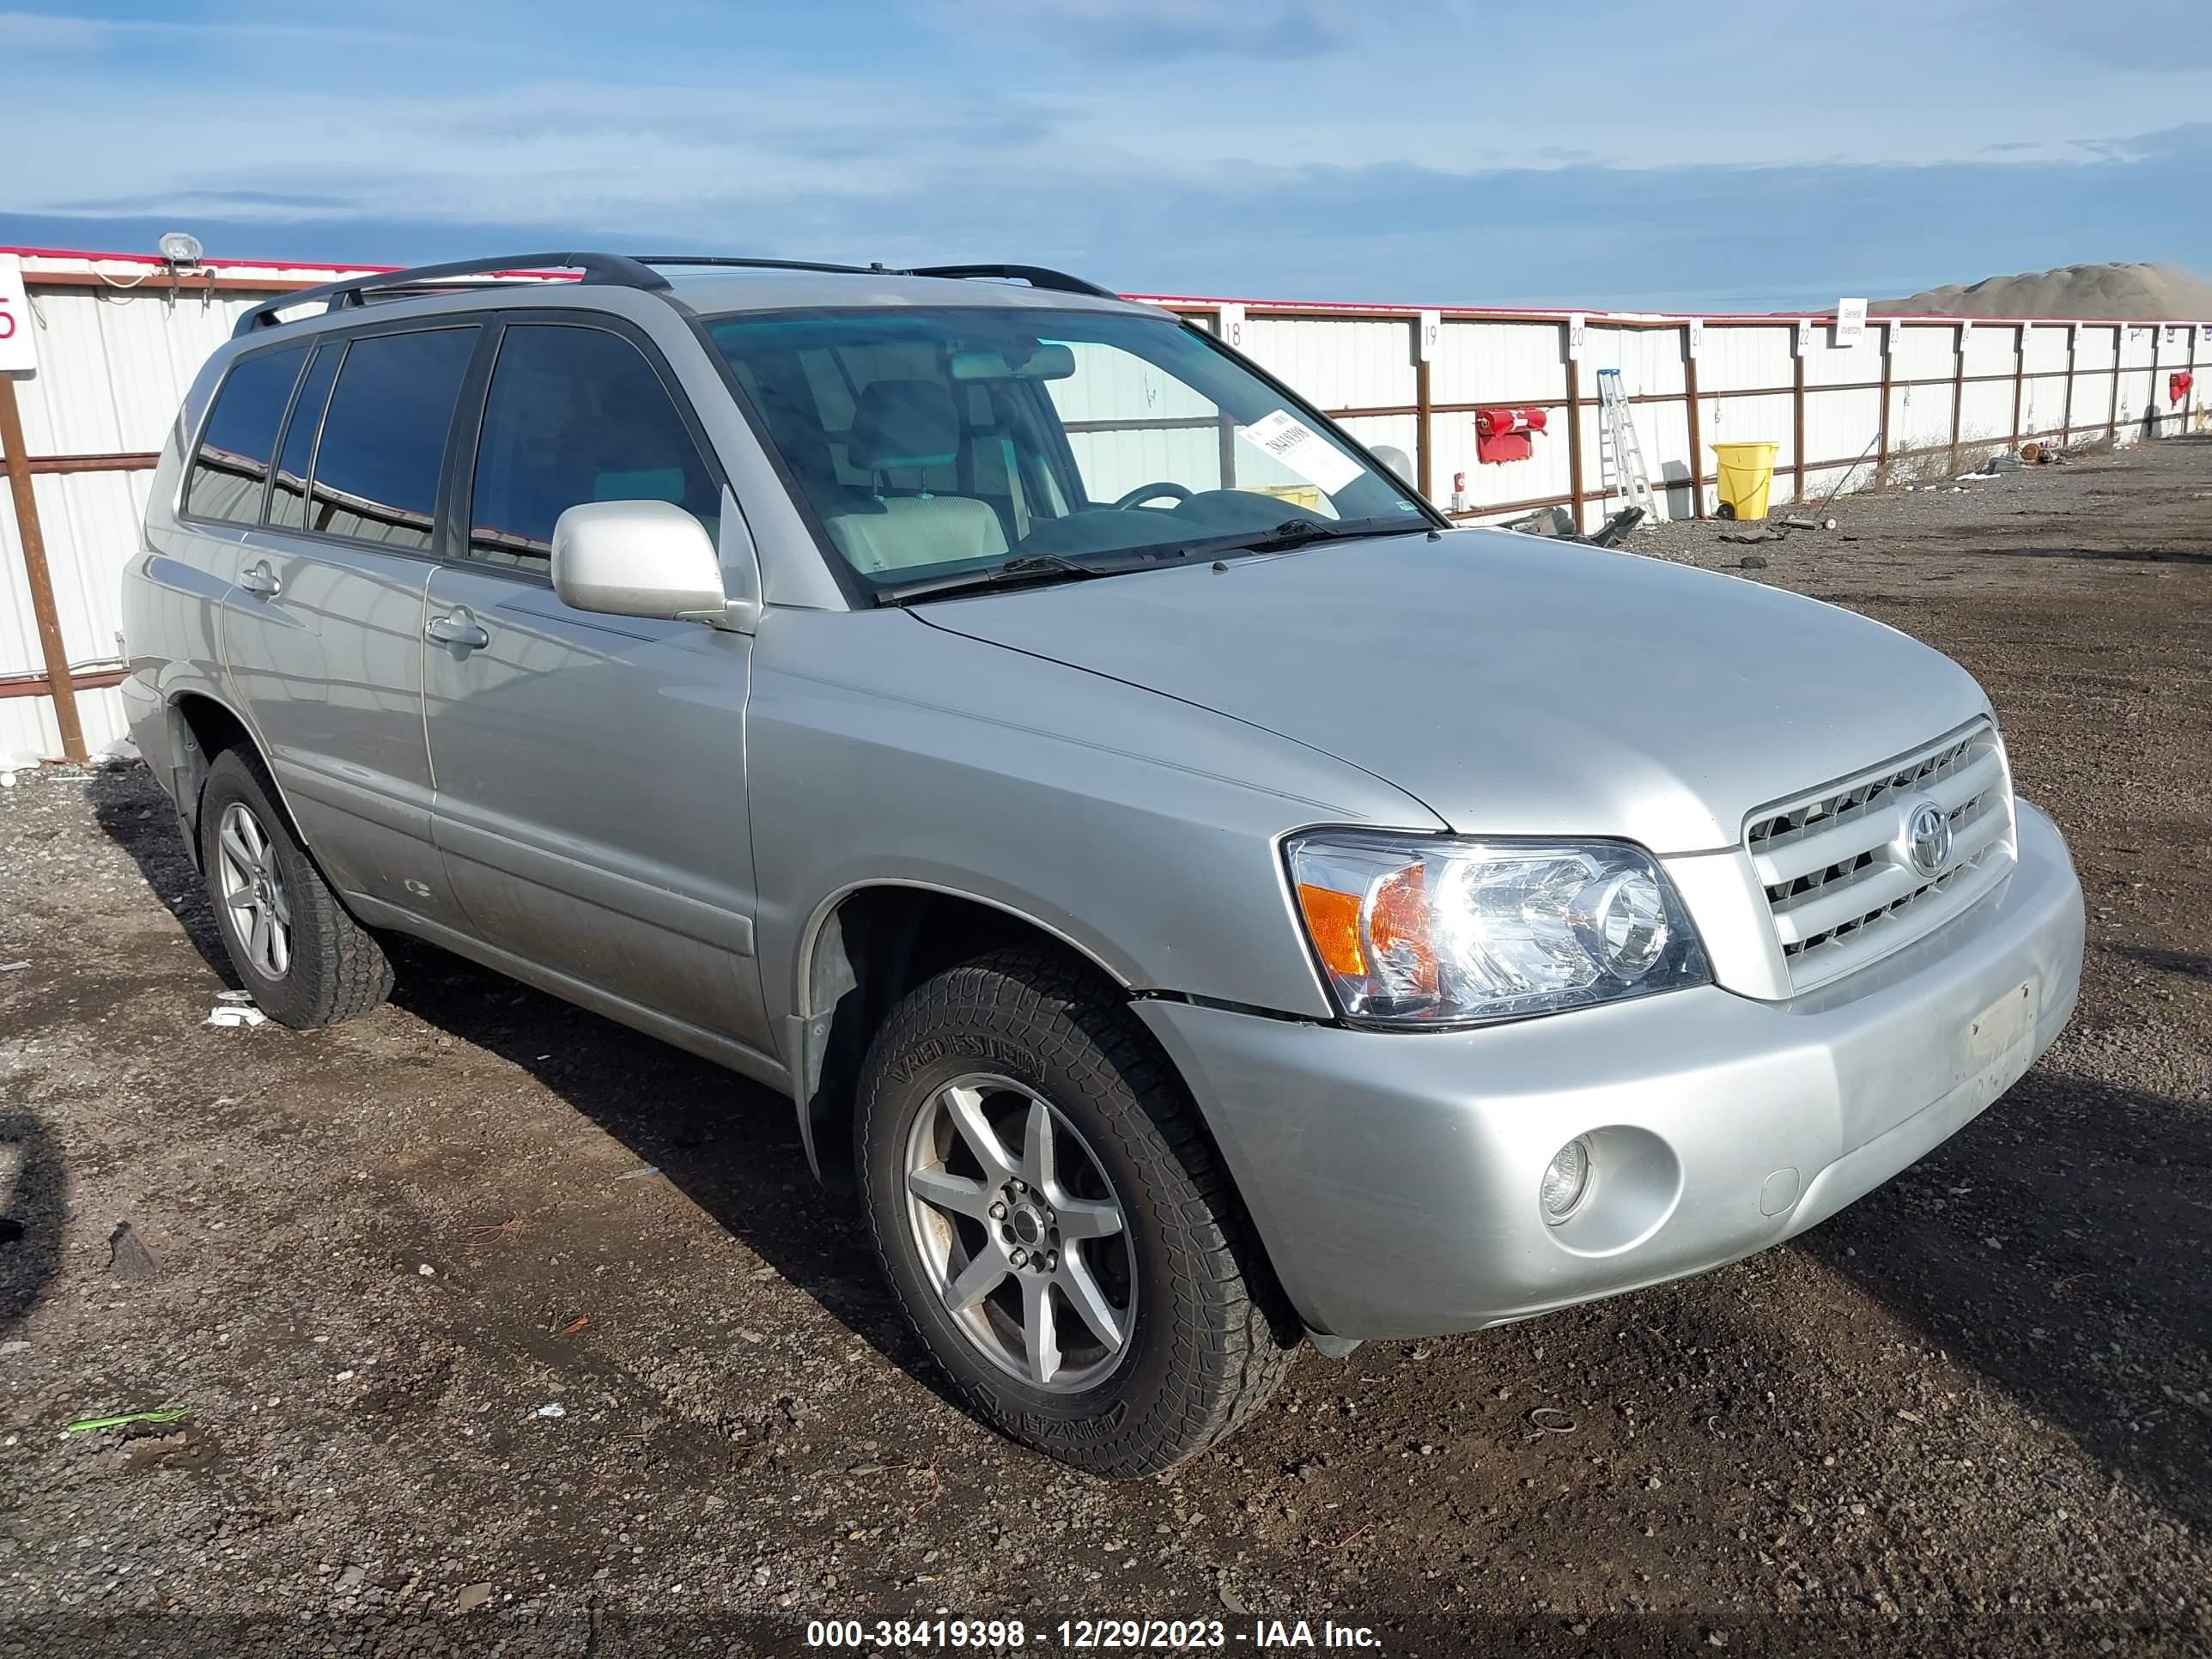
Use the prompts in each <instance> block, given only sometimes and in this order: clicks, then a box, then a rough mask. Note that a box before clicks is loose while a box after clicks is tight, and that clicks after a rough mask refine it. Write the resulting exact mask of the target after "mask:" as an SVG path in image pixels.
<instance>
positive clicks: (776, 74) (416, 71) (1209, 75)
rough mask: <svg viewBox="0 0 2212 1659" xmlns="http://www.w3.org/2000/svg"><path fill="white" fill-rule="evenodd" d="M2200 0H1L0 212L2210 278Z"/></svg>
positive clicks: (1205, 284)
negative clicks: (37, 5)
mask: <svg viewBox="0 0 2212 1659" xmlns="http://www.w3.org/2000/svg"><path fill="white" fill-rule="evenodd" d="M2203 23H2204V19H2203V0H2100V3H2097V4H2095V5H2093V6H2092V5H2084V4H2081V3H2080V0H1855V3H1851V4H1848V5H1846V4H1842V3H1820V4H1801V3H1796V0H1769V3H1766V4H1765V5H1763V6H1760V5H1754V4H1751V3H1747V0H1649V3H1637V0H1521V3H1515V4H1504V3H1498V0H1392V3H1389V4H1387V5H1385V4H1377V3H1372V0H1365V3H1359V0H906V3H898V4H894V3H878V0H854V3H847V4H836V3H829V0H824V3H819V4H814V5H777V4H758V3H753V4H746V3H727V4H707V3H703V0H629V3H627V4H610V3H607V0H590V3H582V0H529V3H516V0H442V3H434V0H380V3H378V4H376V5H374V6H362V5H360V4H358V3H347V4H337V3H325V0H295V3H292V4H289V5H285V6H283V7H249V6H245V5H240V4H236V3H231V0H117V3H112V4H106V5H101V6H99V7H97V8H88V9H73V10H69V11H45V12H14V13H4V12H0V112H4V114H0V131H5V132H6V133H7V135H8V138H9V145H8V148H9V150H10V151H11V152H12V155H11V160H10V165H9V167H7V168H6V169H5V172H4V180H5V182H4V183H0V242H32V243H39V244H45V245H61V246H90V247H100V248H115V249H142V248H149V247H150V246H151V244H152V242H153V240H154V238H155V235H156V234H158V233H159V232H161V231H162V230H165V229H168V228H187V229H191V230H192V231H195V232H196V233H197V234H199V236H200V237H201V239H202V240H203V241H204V242H205V243H206V245H207V246H208V248H209V250H210V252H211V253H213V254H215V255H216V256H218V257H222V256H230V257H245V256H260V257H264V258H310V259H331V260H349V259H358V260H374V261H389V262H412V261H417V260H425V259H433V258H450V257H458V256H459V255H463V254H470V253H479V252H519V251H523V250H526V249H529V248H532V247H540V246H545V247H550V246H562V245H574V244H577V243H584V244H587V245H593V246H614V247H618V248H627V249H630V250H634V251H643V252H675V251H712V252H755V253H758V252H769V253H779V254H784V255H789V256H793V257H812V258H831V259H853V260H861V261H865V260H868V259H882V260H884V261H885V262H887V263H891V264H902V263H918V262H923V261H928V260H950V259H1004V260H1010V261H1023V262H1030V263H1037V264H1057V265H1061V266H1065V267H1066V268H1068V269H1071V270H1078V271H1080V272H1082V273H1084V274H1085V275H1086V276H1092V277H1094V278H1096V279H1097V280H1100V281H1103V282H1106V283H1112V284H1113V285H1115V286H1116V287H1119V288H1121V289H1127V290H1143V291H1148V292H1168V293H1183V294H1218V295H1250V296H1268V297H1284V298H1314V299H1341V300H1373V301H1399V302H1405V303H1420V302H1426V303H1445V304H1452V303H1464V304H1485V303H1487V304H1501V305H1510V304H1553V303H1556V304H1563V305H1582V306H1588V307H1593V308H1595V307H1627V306H1643V307H1669V308H1688V309H1709V310H1726V309H1767V308H1783V307H1798V306H1810V305H1814V304H1825V303H1827V302H1829V301H1832V300H1833V299H1834V298H1835V297H1836V296H1837V295H1838V294H1870V295H1876V296H1880V295H1898V294H1904V293H1906V292H1910V291H1911V290H1913V289H1919V288H1923V287H1928V286H1931V285H1933V284H1936V283H1944V282H1954V281H1971V280H1972V279H1975V278H1978V277H1981V276H1990V275H1995V274H1999V273H2008V272H2011V271H2015V270H2032V269H2040V268H2042V267H2045V266H2049V265H2055V264H2072V263H2075V262H2079V261H2090V260H2102V259H2172V260H2175V261H2178V262H2180V263H2183V264H2191V265H2193V266H2195V267H2197V269H2199V270H2212V215H2208V214H2207V213H2206V212H2205V210H2204V204H2205V202H2206V201H2207V200H2208V199H2212V30H2207V29H2206V28H2205V27H2203Z"/></svg>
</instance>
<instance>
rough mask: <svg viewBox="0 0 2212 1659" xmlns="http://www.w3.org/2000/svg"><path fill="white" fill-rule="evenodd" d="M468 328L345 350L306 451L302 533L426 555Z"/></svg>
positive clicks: (375, 339) (375, 337)
mask: <svg viewBox="0 0 2212 1659" xmlns="http://www.w3.org/2000/svg"><path fill="white" fill-rule="evenodd" d="M476 342H477V331H476V330H475V329H474V328H440V329H427V330H423V331H420V332H416V333H411V334H372V335H369V336H368V337H365V338H362V339H357V340H355V341H353V342H352V343H350V344H349V345H348V346H347V347H346V354H345V362H344V363H343V365H342V366H341V367H340V368H339V369H338V380H337V387H336V388H335V389H334V390H333V391H332V392H331V404H330V411H329V413H328V414H326V415H325V416H324V417H323V437H322V442H321V443H320V444H319V445H318V446H317V447H316V449H315V466H314V478H313V483H312V485H311V492H312V497H313V504H312V506H311V507H310V509H309V513H308V520H309V521H308V524H307V528H308V529H310V530H319V531H323V532H327V533H329V534H331V535H333V536H349V537H353V538H356V539H359V540H363V541H373V542H383V543H386V544H388V545H390V546H392V547H403V548H410V549H413V548H427V547H428V546H429V545H430V533H431V525H432V521H433V520H434V518H435V514H436V512H437V506H438V475H439V473H440V471H441V470H442V469H443V467H444V465H445V456H446V434H447V430H448V429H449V428H451V427H452V425H453V406H454V404H456V403H457V402H458V401H459V398H460V391H461V379H462V376H463V375H464V374H466V373H467V372H468V367H469V354H470V353H471V352H472V351H474V350H475V349H476Z"/></svg>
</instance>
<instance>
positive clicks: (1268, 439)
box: [1239, 409, 1360, 495]
mask: <svg viewBox="0 0 2212 1659" xmlns="http://www.w3.org/2000/svg"><path fill="white" fill-rule="evenodd" d="M1239 432H1240V435H1242V436H1243V439H1244V441H1246V442H1247V443H1249V444H1251V445H1253V446H1254V447H1256V448H1258V449H1261V450H1263V451H1265V452H1266V453H1267V454H1269V455H1272V456H1273V457H1274V459H1276V460H1278V461H1279V462H1280V463H1282V465H1285V466H1286V467H1288V468H1290V470H1291V471H1293V472H1295V473H1297V475H1298V477H1301V478H1304V480H1305V481H1306V482H1307V483H1310V484H1314V485H1317V486H1318V487H1319V488H1320V489H1321V490H1322V493H1323V494H1324V495H1334V494H1336V492H1337V491H1338V490H1340V489H1343V488H1344V487H1345V485H1346V484H1348V483H1351V482H1352V480H1353V479H1354V478H1356V477H1358V476H1359V471H1360V469H1359V463H1358V462H1357V461H1355V460H1353V459H1352V458H1351V457H1350V456H1349V455H1346V454H1345V453H1343V452H1342V451H1341V450H1339V449H1337V448H1335V447H1333V446H1331V444H1330V443H1329V441H1328V440H1327V439H1326V438H1324V437H1322V435H1321V434H1320V433H1318V432H1316V431H1315V430H1314V429H1313V428H1311V427H1310V426H1308V425H1307V424H1306V423H1305V422H1304V421H1301V420H1300V419H1298V417H1297V416H1295V415H1293V414H1291V411H1290V410H1287V409H1279V410H1276V411H1275V412H1274V413H1273V414H1272V415H1266V416H1261V418H1260V419H1258V420H1256V421H1255V422H1252V424H1251V425H1249V426H1248V427H1243V428H1239Z"/></svg>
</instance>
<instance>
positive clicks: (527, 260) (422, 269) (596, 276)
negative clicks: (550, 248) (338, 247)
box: [231, 253, 668, 337]
mask: <svg viewBox="0 0 2212 1659" xmlns="http://www.w3.org/2000/svg"><path fill="white" fill-rule="evenodd" d="M532 270H580V271H581V272H583V280H584V281H585V282H586V283H613V284H616V285H618V286H620V287H623V288H639V289H665V288H666V287H667V286H668V278H666V277H665V276H662V275H661V274H660V273H659V271H657V270H653V268H652V267H651V266H649V265H647V264H645V263H644V262H643V261H641V260H637V259H631V258H625V257H624V256H623V255H622V254H619V253H507V254H502V255H501V256H500V257H499V258H495V259H456V260H454V261H453V262H452V263H451V264H442V265H416V266H414V267H412V268H410V269H409V270H386V271H378V272H374V273H373V274H371V275H369V276H349V277H347V278H346V279H345V280H344V281H343V282H338V283H324V284H322V286H320V287H319V288H308V289H299V290H297V291H296V292H294V293H290V294H280V295H276V297H275V298H274V299H270V300H264V301H262V302H261V303H260V304H259V305H258V306H254V307H252V308H250V309H249V310H247V311H246V313H244V314H243V315H241V316H240V318H239V319H238V325H237V326H236V327H235V328H234V329H233V330H232V331H231V333H232V336H233V337H242V336H245V335H247V334H251V333H252V332H253V331H254V330H256V329H258V328H273V327H275V326H276V325H278V324H279V323H280V322H281V321H282V320H283V319H281V318H279V317H278V316H277V315H276V313H278V312H280V311H289V310H290V309H291V308H292V307H294V306H301V305H312V304H313V302H314V301H318V300H322V301H327V302H328V307H329V309H330V310H331V311H337V310H340V309H343V308H345V307H352V306H364V305H367V304H368V296H369V295H372V294H390V293H392V292H393V291H395V290H404V289H416V288H421V287H422V286H423V285H424V284H426V283H442V282H445V281H446V280H447V279H449V278H453V277H459V276H478V277H487V278H489V277H492V276H499V275H501V274H503V273H505V272H508V271H532Z"/></svg>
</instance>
